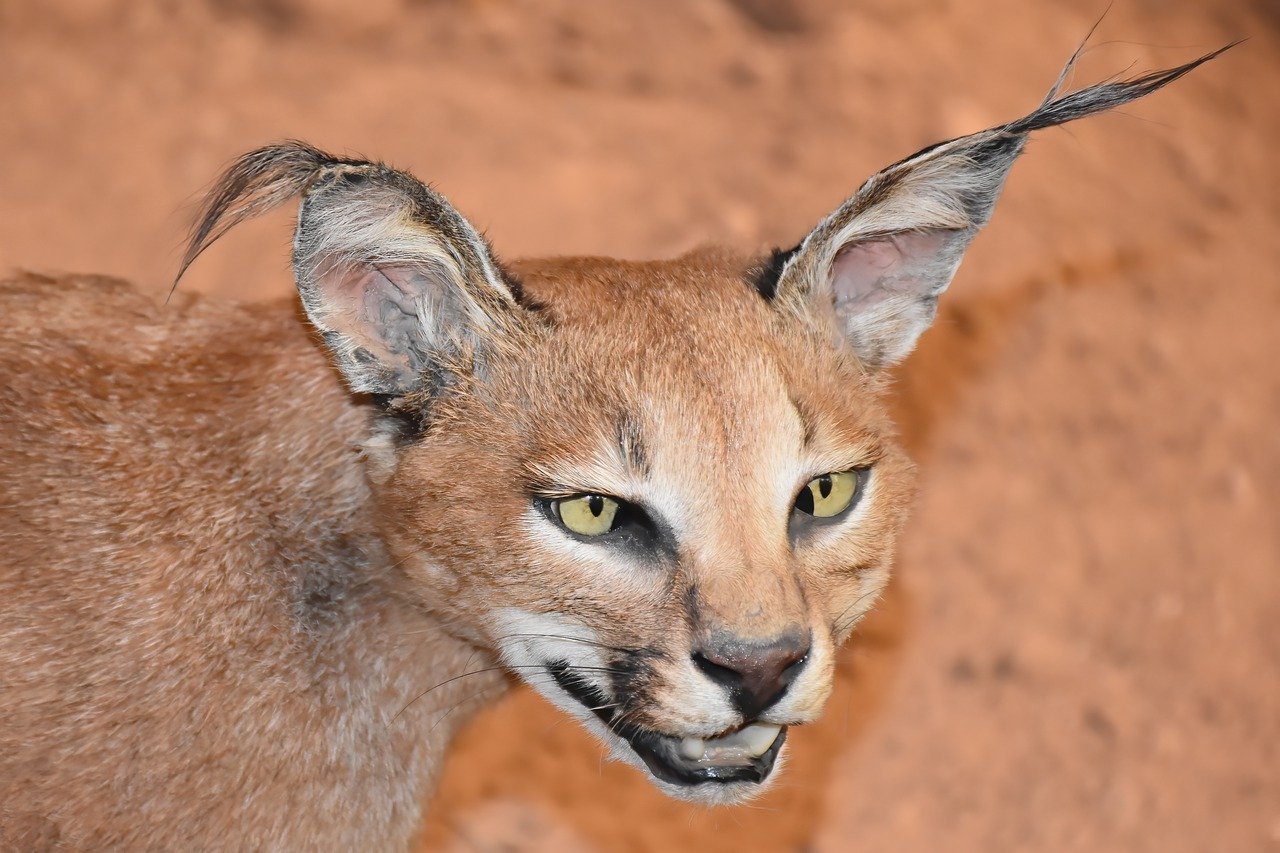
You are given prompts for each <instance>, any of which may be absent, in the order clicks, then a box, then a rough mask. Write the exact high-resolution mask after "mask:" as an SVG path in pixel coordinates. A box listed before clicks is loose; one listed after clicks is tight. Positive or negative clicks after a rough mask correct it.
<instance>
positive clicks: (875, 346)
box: [774, 45, 1231, 369]
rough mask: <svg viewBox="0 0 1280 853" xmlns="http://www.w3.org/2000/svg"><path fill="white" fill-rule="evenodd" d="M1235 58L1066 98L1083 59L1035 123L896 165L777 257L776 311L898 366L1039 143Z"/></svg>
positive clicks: (865, 356) (866, 359)
mask: <svg viewBox="0 0 1280 853" xmlns="http://www.w3.org/2000/svg"><path fill="white" fill-rule="evenodd" d="M1227 47H1231V45H1228V46H1227ZM1227 47H1224V48H1222V49H1220V50H1217V51H1214V52H1213V53H1210V54H1207V55H1206V56H1202V57H1200V58H1199V59H1196V60H1194V61H1193V62H1188V63H1187V64H1186V65H1181V66H1179V67H1177V68H1172V69H1169V70H1167V71H1157V72H1154V73H1151V74H1146V75H1143V76H1141V77H1137V78H1134V79H1131V80H1121V81H1115V82H1108V83H1102V84H1100V85H1097V86H1091V87H1089V88H1087V89H1082V90H1079V91H1076V92H1072V93H1070V94H1067V95H1063V96H1061V97H1059V92H1060V89H1061V86H1062V83H1063V81H1064V80H1065V79H1066V77H1067V75H1068V73H1069V72H1070V71H1071V69H1072V67H1073V65H1074V63H1075V60H1076V58H1077V57H1078V56H1079V53H1080V51H1079V50H1077V51H1076V54H1075V55H1073V56H1072V57H1071V59H1070V61H1068V63H1067V65H1066V67H1065V68H1064V69H1063V71H1062V74H1061V75H1060V76H1059V78H1058V81H1057V83H1056V84H1055V85H1054V87H1053V89H1052V90H1051V91H1050V93H1049V95H1048V97H1046V98H1045V100H1044V102H1043V103H1042V104H1041V105H1040V107H1039V108H1038V109H1037V110H1036V111H1035V112H1033V113H1031V114H1030V115H1028V116H1026V117H1024V118H1020V119H1018V120H1017V121H1013V122H1010V123H1009V124H1005V125H1002V126H1000V127H996V128H992V129H990V130H984V131H982V132H981V133H975V134H973V135H971V136H965V137H961V138H959V139H953V140H951V141H950V142H944V143H941V144H938V145H934V146H931V147H929V148H926V149H924V150H923V151H921V152H919V153H918V154H915V155H913V156H911V157H908V158H907V159H905V160H902V161H900V162H898V163H895V164H894V165H892V166H890V167H889V168H887V169H885V170H883V171H882V172H879V173H878V174H876V175H874V176H872V177H871V179H870V180H868V181H867V182H866V183H865V184H863V185H862V187H861V188H860V189H859V190H858V192H857V193H856V194H854V195H853V197H852V198H850V199H849V200H848V201H846V202H845V203H844V204H842V205H841V206H840V207H839V208H837V209H836V210H835V211H834V212H833V213H832V214H831V215H829V216H828V217H827V218H826V219H824V220H823V221H822V222H821V223H819V225H818V227H817V228H815V229H814V230H813V231H812V232H811V233H810V234H809V235H808V236H807V237H805V238H804V240H803V241H802V242H801V243H800V245H799V246H797V247H796V248H795V249H793V250H792V251H791V252H790V253H784V254H781V255H776V256H775V259H774V264H775V265H776V264H778V263H779V262H781V269H780V272H779V273H778V279H777V285H776V287H777V290H776V295H775V300H776V301H777V302H778V303H779V304H781V305H783V306H786V307H789V308H790V309H792V310H794V311H796V312H797V313H800V314H802V315H803V316H805V317H806V318H807V319H808V320H811V321H814V322H817V323H819V324H820V325H821V326H823V327H831V328H832V329H833V331H834V332H835V336H836V337H837V338H841V337H842V338H844V339H845V340H846V341H848V343H849V345H850V346H852V348H853V350H854V351H855V352H856V353H857V355H858V357H859V358H860V360H861V361H862V362H863V364H865V365H866V366H867V367H868V368H871V369H876V368H881V367H885V366H888V365H892V364H895V363H897V362H898V361H900V360H901V359H902V358H903V357H905V356H906V355H907V353H909V352H910V351H911V350H912V348H913V347H914V346H915V343H916V339H917V338H919V337H920V334H921V333H922V332H923V331H924V330H925V329H926V328H928V326H929V324H930V323H932V322H933V317H934V314H935V312H936V310H937V302H938V296H939V295H940V294H941V293H942V291H944V290H946V288H947V285H948V284H950V282H951V278H952V276H954V275H955V272H956V268H957V267H958V266H959V265H960V259H961V257H962V256H963V254H964V251H965V249H966V248H967V247H968V245H969V243H970V241H972V240H973V237H974V235H975V234H977V233H978V229H980V228H982V226H983V225H985V224H986V223H987V220H988V219H989V218H990V217H991V211H992V208H993V207H994V206H995V203H996V199H997V198H998V197H999V195H1000V190H1001V188H1002V187H1003V186H1004V181H1005V178H1006V176H1007V175H1008V174H1009V168H1010V167H1011V166H1012V165H1013V161H1014V160H1015V159H1017V157H1018V155H1019V154H1020V153H1021V152H1022V148H1023V145H1024V144H1025V143H1026V140H1027V135H1028V134H1029V133H1030V132H1031V131H1033V130H1039V129H1041V128H1045V127H1052V126H1054V125H1058V124H1063V123H1065V122H1068V121H1072V120H1074V119H1078V118H1082V117H1084V116H1087V115H1091V114H1093V113H1096V112H1101V111H1103V110H1108V109H1111V108H1112V107H1117V106H1120V105H1121V104H1126V103H1128V102H1130V101H1132V100H1135V99H1137V98H1140V97H1142V96H1144V95H1147V94H1150V93H1151V92H1154V91H1155V90H1157V89H1159V88H1161V87H1162V86H1164V85H1166V84H1168V83H1171V82H1173V81H1174V80H1176V79H1178V78H1179V77H1181V76H1182V75H1183V74H1186V73H1187V72H1188V71H1190V70H1191V69H1193V68H1195V67H1196V66H1198V65H1200V64H1202V63H1204V62H1207V61H1208V60H1210V59H1212V58H1213V57H1215V56H1217V55H1218V54H1219V53H1221V52H1222V51H1223V50H1226V49H1227ZM774 268H775V269H776V268H777V266H775V267H774Z"/></svg>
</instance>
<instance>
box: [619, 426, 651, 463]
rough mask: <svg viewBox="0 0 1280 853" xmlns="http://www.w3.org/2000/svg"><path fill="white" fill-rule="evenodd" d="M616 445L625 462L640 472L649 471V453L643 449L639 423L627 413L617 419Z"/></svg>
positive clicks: (642, 437)
mask: <svg viewBox="0 0 1280 853" xmlns="http://www.w3.org/2000/svg"><path fill="white" fill-rule="evenodd" d="M618 447H619V448H620V449H621V450H622V457H623V458H624V459H626V460H627V464H628V465H630V466H631V467H632V468H633V469H635V470H636V471H637V472H639V473H641V474H645V475H647V474H648V473H649V453H648V451H647V450H646V449H645V445H644V436H643V435H642V434H641V431H640V424H639V422H638V421H636V419H635V418H634V417H633V416H632V415H631V414H629V413H624V414H623V415H622V416H621V417H620V418H619V419H618Z"/></svg>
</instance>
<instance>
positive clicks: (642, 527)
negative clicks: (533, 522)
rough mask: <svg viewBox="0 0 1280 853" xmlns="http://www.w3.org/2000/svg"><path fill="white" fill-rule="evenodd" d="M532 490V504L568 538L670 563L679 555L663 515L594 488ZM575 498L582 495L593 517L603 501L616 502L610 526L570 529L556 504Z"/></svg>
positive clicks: (597, 513) (537, 488)
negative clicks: (596, 530) (591, 532)
mask: <svg viewBox="0 0 1280 853" xmlns="http://www.w3.org/2000/svg"><path fill="white" fill-rule="evenodd" d="M531 491H532V495H531V500H532V503H533V505H534V507H535V508H536V509H537V510H538V511H539V512H540V513H542V515H543V516H544V517H545V518H546V519H547V520H548V521H550V522H551V523H552V524H554V525H555V526H556V527H557V528H558V529H559V530H560V532H562V533H563V534H564V535H565V536H568V537H569V538H570V539H573V540H575V541H578V542H585V543H587V544H590V545H600V546H605V547H614V548H623V549H627V550H630V551H634V552H636V553H637V554H639V555H643V556H647V557H655V558H658V559H661V560H663V561H666V562H670V563H675V562H676V561H677V559H678V555H679V548H678V545H677V542H676V536H675V531H674V530H672V529H671V526H670V525H668V524H667V523H666V522H665V520H664V519H662V518H660V517H659V516H657V515H655V514H653V513H651V512H649V511H648V510H646V509H645V508H644V507H642V506H640V505H639V504H636V503H632V502H631V501H627V500H623V499H622V498H617V497H613V496H612V495H605V494H600V493H596V492H578V493H576V494H574V493H567V491H568V490H563V489H558V488H545V487H541V488H540V487H533V488H532V489H531ZM574 499H585V500H586V506H587V510H588V511H589V512H590V513H591V514H592V515H593V516H594V517H596V518H599V517H600V514H601V513H602V512H604V510H605V501H613V502H614V503H616V504H617V506H618V509H617V512H616V513H615V515H614V517H613V526H612V527H610V528H609V530H608V531H606V532H604V533H601V534H599V535H596V536H584V535H582V534H581V533H576V532H574V531H573V530H571V529H569V527H568V526H566V525H565V523H564V519H562V518H561V517H560V512H559V509H558V506H557V505H558V504H559V503H560V502H561V501H568V500H574Z"/></svg>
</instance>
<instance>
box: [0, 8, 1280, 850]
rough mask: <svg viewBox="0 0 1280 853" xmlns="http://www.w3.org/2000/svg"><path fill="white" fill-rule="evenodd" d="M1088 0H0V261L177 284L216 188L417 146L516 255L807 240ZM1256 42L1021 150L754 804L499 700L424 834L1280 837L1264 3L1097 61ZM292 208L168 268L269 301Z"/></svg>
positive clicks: (1100, 66) (647, 838)
mask: <svg viewBox="0 0 1280 853" xmlns="http://www.w3.org/2000/svg"><path fill="white" fill-rule="evenodd" d="M1100 11H1101V0H1098V2H1095V0H1088V2H1068V1H1067V0H1057V2H1050V0H982V2H974V0H967V1H966V2H962V0H866V2H859V3H839V2H835V0H779V2H768V0H690V1H689V2H677V0H649V2H643V3H642V2H630V3H624V2H571V0H552V2H533V0H514V1H513V2H506V0H417V1H416V2H412V1H411V0H361V2H356V3H350V2H339V0H320V2H302V0H208V1H207V2H178V0H173V2H168V3H158V2H152V3H140V2H139V3H135V2H126V0H92V2H90V0H63V2H22V0H0V92H3V96H0V266H3V267H5V268H12V267H15V266H23V267H30V268H37V269H51V270H75V271H96V272H106V273H114V274H118V275H122V276H126V277H129V278H132V279H134V280H135V281H137V282H139V283H140V284H141V285H143V286H144V287H146V288H148V289H151V290H154V291H156V292H160V291H161V290H162V289H163V288H164V287H165V286H166V284H167V282H168V280H169V277H170V276H171V275H172V273H173V271H174V267H175V261H176V258H177V256H178V248H179V245H180V242H181V238H182V233H183V229H184V227H185V225H186V223H187V221H188V217H189V215H190V208H191V204H192V202H193V201H194V199H195V198H196V197H197V195H198V193H199V192H200V191H201V190H202V189H203V188H204V187H205V186H207V184H208V182H209V181H210V180H211V179H212V178H213V176H214V175H215V173H216V172H217V171H218V170H219V169H220V168H221V167H222V166H223V165H224V164H225V163H226V162H227V161H228V160H229V158H231V157H232V156H234V155H235V154H237V153H239V152H241V151H243V150H245V149H247V148H250V147H253V146H256V145H258V144H260V143H263V142H266V141H270V140H276V139H280V138H284V137H299V138H303V139H307V140H309V141H312V142H314V143H316V144H318V145H320V146H322V147H326V148H331V149H335V150H337V151H350V152H360V153H364V154H366V155H370V156H375V157H378V158H382V159H386V160H389V161H390V162H392V163H394V164H396V165H398V166H402V167H408V168H410V169H412V170H413V171H415V172H416V173H417V174H418V175H419V176H421V177H424V178H426V179H429V180H431V181H433V182H434V183H435V184H436V185H437V186H438V187H439V188H440V189H441V190H443V191H444V192H445V193H446V194H447V195H449V196H450V198H451V199H453V201H454V202H455V203H456V204H457V205H458V206H459V207H460V208H461V209H462V210H464V211H465V212H466V213H467V214H468V216H470V217H471V218H472V220H473V221H474V222H476V223H477V224H478V225H480V226H481V227H483V228H484V229H486V230H487V232H488V234H489V235H490V237H491V238H492V240H493V241H494V243H495V245H496V247H497V249H498V251H499V252H500V253H503V254H505V255H507V256H509V257H514V256H518V255H528V254H560V253H607V254H616V255H622V256H626V257H648V256H666V255H671V254H674V253H677V252H680V251H682V250H685V249H688V248H690V247H692V246H695V245H697V244H699V243H703V242H707V241H730V242H733V243H736V244H740V245H745V246H760V247H764V246H766V245H772V244H776V243H782V244H787V245H789V244H790V243H791V242H793V241H794V240H795V239H796V238H798V237H799V236H800V235H801V234H802V233H803V232H804V231H805V230H807V228H808V227H810V226H811V224H812V223H814V222H815V221H816V220H817V219H818V218H819V217H820V216H821V215H822V214H824V213H825V212H826V211H827V210H828V209H829V208H831V207H833V206H834V205H835V204H837V203H838V202H839V201H840V200H841V199H842V198H843V197H844V196H845V195H846V194H848V193H849V192H851V191H852V190H853V189H854V188H855V187H856V185H857V184H858V183H860V182H861V180H862V179H863V178H864V177H865V176H866V175H868V174H869V173H871V172H872V171H874V170H876V169H877V168H879V167H880V166H882V165H885V164H887V163H888V162H890V161H893V160H895V159H897V158H898V157H900V156H902V155H904V154H906V153H909V152H911V151H914V150H916V149H917V148H919V147H921V146H922V145H924V144H926V143H929V142H932V141H935V140H938V139H941V138H944V137H948V136H953V135H957V134H961V133H967V132H971V131H974V130H978V129H980V128H982V127H985V126H987V125H991V124H994V123H997V122H1000V121H1003V120H1007V119H1009V118H1012V117H1014V116H1015V115H1019V114H1021V113H1022V112H1024V111H1026V110H1027V109H1028V108H1030V107H1032V106H1033V105H1034V104H1035V103H1036V102H1037V101H1038V99H1039V97H1040V95H1041V94H1042V92H1043V90H1044V89H1045V88H1046V87H1047V86H1048V84H1049V82H1050V81H1051V80H1052V79H1053V77H1054V76H1055V74H1056V73H1057V68H1058V64H1059V62H1060V61H1061V60H1062V59H1063V58H1065V57H1066V56H1067V55H1068V54H1069V53H1070V52H1071V50H1072V48H1073V47H1074V45H1075V43H1076V41H1077V40H1078V39H1079V38H1080V37H1081V36H1082V34H1083V33H1084V32H1085V31H1086V30H1087V29H1088V27H1089V25H1090V23H1091V22H1092V20H1093V18H1095V17H1096V16H1097V15H1098V13H1099V12H1100ZM1242 36H1248V37H1250V38H1251V41H1249V42H1248V43H1247V44H1246V45H1244V46H1243V47H1241V48H1239V49H1237V50H1236V51H1234V52H1232V53H1231V54H1228V55H1227V56H1225V57H1223V58H1222V59H1220V60H1219V61H1217V62H1215V63H1214V64H1212V65H1211V66H1209V67H1206V68H1203V69H1201V70H1199V71H1197V72H1195V73H1194V74H1193V75H1192V76H1191V77H1189V78H1187V79H1185V80H1183V81H1181V82H1179V83H1177V84H1176V85H1174V86H1173V87H1172V88H1170V89H1168V90H1166V91H1165V92H1162V93H1160V94H1158V95H1156V96H1154V97H1153V98H1151V99H1150V100H1147V101H1143V102H1141V103H1139V104H1137V105H1134V106H1131V107H1129V108H1127V109H1126V110H1125V114H1123V115H1113V116H1107V117H1102V118H1097V119H1092V120H1089V121H1087V122H1084V123H1082V124H1077V125H1073V126H1072V127H1071V128H1070V129H1068V130H1059V131H1051V132H1048V133H1044V134H1042V135H1041V136H1039V137H1038V138H1037V139H1036V140H1035V141H1034V142H1033V143H1032V145H1031V147H1030V149H1029V151H1028V153H1027V155H1026V156H1025V157H1024V158H1023V160H1022V161H1021V162H1020V163H1019V164H1018V166H1017V167H1016V168H1015V169H1014V173H1013V177H1012V180H1011V181H1010V184H1009V188H1008V191H1007V192H1006V195H1005V198H1004V200H1003V202H1002V204H1001V206H1000V207H999V208H998V209H997V212H996V216H995V219H994V221H993V222H992V224H991V226H990V228H989V229H988V230H987V232H986V233H985V234H983V235H982V236H981V237H980V238H979V239H978V240H977V242H976V244H975V245H974V247H973V249H972V250H971V252H970V254H969V258H968V260H967V261H966V263H965V265H964V267H963V268H962V270H961V272H960V275H959V277H958V278H957V280H956V282H955V285H954V286H953V288H952V290H951V292H950V293H949V294H948V296H949V301H948V302H946V303H945V310H944V312H943V314H942V316H941V318H940V321H939V323H938V325H937V327H936V328H935V329H934V330H933V331H932V332H930V333H929V334H928V335H926V336H925V338H924V341H923V344H922V346H921V348H920V350H919V352H918V353H917V354H916V356H915V357H914V358H913V360H912V361H911V362H910V364H909V366H907V367H906V368H905V369H904V370H903V371H902V378H901V382H900V397H901V406H900V408H901V412H902V419H903V425H904V429H905V431H906V433H907V436H908V438H909V440H910V444H911V447H912V450H913V452H914V453H915V455H916V457H917V458H918V459H919V461H920V462H921V466H922V492H921V497H920V499H919V501H918V505H917V509H916V511H915V514H914V517H913V519H912V522H911V525H910V530H909V534H908V535H907V537H906V540H905V543H904V546H903V549H902V554H901V560H900V564H899V566H900V569H899V575H898V579H897V582H896V584H895V585H894V587H893V588H892V592H891V594H890V595H889V596H888V598H887V600H886V601H885V602H884V603H883V605H882V607H881V608H880V610H879V611H878V612H877V613H876V614H875V616H874V617H873V618H871V619H870V620H869V621H868V622H867V623H866V625H865V628H864V629H862V630H860V632H859V633H858V634H857V635H856V636H855V639H854V642H853V644H852V646H851V647H850V648H849V649H847V651H846V653H845V654H844V656H843V659H842V665H841V672H842V676H841V679H840V683H839V687H838V689H837V692H836V695H835V696H834V698H833V700H832V702H831V705H830V708H829V712H828V714H827V715H826V717H825V718H824V720H823V721H822V723H821V724H819V725H816V726H813V727H811V728H809V729H806V730H798V731H796V732H794V733H793V739H792V743H793V744H794V748H793V750H792V756H791V764H790V767H789V768H788V770H787V772H786V774H785V775H784V776H783V779H782V781H781V782H780V784H779V785H778V786H777V787H776V789H775V790H774V791H773V792H772V793H770V794H769V795H768V796H766V797H764V798H763V799H762V800H760V801H759V802H758V803H757V804H756V805H755V806H753V807H751V808H745V809H739V810H735V811H715V812H712V811H705V810H699V809H690V808H687V807H684V806H681V805H679V804H676V803H673V802H670V801H668V800H666V799H664V798H662V797H661V796H660V795H659V794H657V793H656V792H655V791H654V790H653V789H651V788H650V787H649V786H648V784H647V783H646V782H644V781H643V780H642V779H641V778H640V776H639V775H637V774H636V773H635V772H633V771H631V770H629V769H625V768H622V767H618V766H614V765H605V764H602V762H601V760H600V752H599V750H598V748H597V747H596V745H595V744H594V743H592V742H590V741H589V740H588V738H587V737H586V736H585V735H584V734H582V733H581V732H580V731H579V730H578V729H577V728H576V726H574V725H572V724H570V723H567V722H565V721H564V720H563V719H562V718H561V716H560V715H559V714H558V713H557V712H554V711H552V710H551V709H550V708H548V707H546V706H545V705H544V704H543V703H542V702H541V701H540V700H538V699H537V698H535V697H533V696H532V695H530V694H529V693H527V692H526V691H518V692H516V693H514V694H513V695H512V696H510V697H509V698H508V699H506V700H504V701H503V702H502V703H501V704H499V705H498V706H496V707H495V708H494V709H493V710H492V711H491V712H488V713H487V714H485V715H483V716H482V717H481V718H480V719H479V720H478V722H477V723H476V724H475V725H474V726H473V727H472V728H470V729H469V730H468V731H467V733H466V734H465V736H464V737H463V738H462V740H461V742H460V744H459V748H458V750H457V751H456V752H455V753H453V754H452V755H451V756H450V759H449V765H448V770H447V773H446V777H445V780H444V784H443V787H442V789H441V791H440V794H439V797H438V799H437V800H436V801H435V803H434V804H433V810H432V814H431V816H430V819H429V823H428V827H427V829H426V837H425V840H424V849H426V850H431V851H470V850H479V851H499V850H502V851H506V850H538V851H590V850H600V851H615V850H698V851H705V853H712V851H720V850H725V851H729V850H733V851H738V850H766V851H772V850H785V851H809V850H814V851H846V850H847V851H859V850H943V849H945V850H1188V851H1190V850H1211V849H1212V850H1231V851H1239V850H1276V849H1280V531H1278V527H1280V525H1278V523H1277V522H1278V521H1280V510H1278V509H1277V506H1278V504H1280V435H1278V433H1280V344H1278V343H1277V335H1278V334H1280V283H1278V279H1280V275H1278V273H1277V270H1280V241H1277V239H1276V235H1277V225H1278V224H1280V168H1278V167H1277V163H1276V156H1277V155H1276V149H1277V145H1278V143H1280V110H1277V103H1278V102H1280V50H1277V47H1278V42H1280V2H1277V0H1118V2H1117V3H1116V6H1115V8H1114V9H1113V10H1112V12H1111V14H1110V15H1109V17H1108V18H1107V20H1106V22H1105V23H1104V24H1103V27H1102V29H1101V31H1100V33H1099V36H1098V38H1097V39H1096V44H1097V47H1096V49H1095V50H1093V51H1091V52H1090V53H1089V55H1088V56H1087V58H1086V61H1085V62H1084V63H1083V65H1082V68H1081V71H1080V72H1079V74H1078V75H1077V81H1078V82H1081V83H1084V82H1091V81H1093V80H1096V79H1099V78H1101V77H1103V76H1106V75H1108V74H1111V73H1113V72H1116V71H1119V70H1123V69H1126V68H1128V67H1129V66H1130V64H1131V63H1132V64H1134V66H1135V70H1142V69H1149V68H1154V67H1158V66H1164V65H1171V64H1175V63H1177V62H1180V61H1183V60H1185V59H1187V58H1189V57H1191V56H1192V55H1194V54H1196V53H1199V52H1202V51H1205V50H1207V49H1210V48H1213V47H1216V46H1218V45H1220V44H1222V43H1223V42H1225V41H1227V40H1230V39H1234V38H1237V37H1242ZM1113 40H1114V41H1113ZM288 231H289V214H287V213H282V214H280V215H278V216H273V217H270V218H268V219H267V220H266V221H263V222H259V223H255V224H253V225H250V226H247V227H244V228H242V229H241V230H240V231H239V232H237V233H235V234H233V235H232V236H231V237H230V238H229V239H227V240H225V241H224V242H223V243H222V244H220V245H219V246H217V247H216V248H215V249H213V250H212V251H210V252H209V253H208V254H207V255H206V256H205V257H204V258H203V259H202V260H201V261H200V263H199V264H198V265H197V266H196V268H195V269H194V270H193V271H192V273H191V274H190V276H189V277H188V279H187V280H186V281H185V282H184V284H183V287H187V288H192V289H198V290H204V291H208V292H210V293H216V294H219V295H222V296H227V297H235V298H240V299H259V298H264V297H267V296H272V295H278V294H282V293H286V292H287V291H288V290H289V288H290V286H291V285H290V281H289V277H288V272H287V241H288ZM0 320H2V318H0Z"/></svg>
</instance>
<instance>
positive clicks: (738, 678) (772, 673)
mask: <svg viewBox="0 0 1280 853" xmlns="http://www.w3.org/2000/svg"><path fill="white" fill-rule="evenodd" d="M808 659H809V637H808V636H806V635H801V634H787V635H784V636H781V637H778V638H777V639H774V640H770V641H767V642H764V643H758V642H757V643H747V642H743V641H742V640H739V639H737V638H717V639H715V640H713V641H712V642H709V643H705V644H703V645H702V646H701V647H700V648H698V649H696V650H695V651H694V652H693V662H694V664H695V665H696V666H697V667H698V669H700V670H702V671H703V672H704V673H706V676H707V677H708V678H710V679H711V680H712V681H714V682H715V683H716V684H720V685H723V686H724V687H725V688H726V689H727V690H728V691H729V697H730V699H732V700H733V704H734V705H735V706H736V707H737V709H738V710H739V711H741V712H742V717H743V719H745V720H753V719H755V718H756V717H758V716H760V715H761V714H762V713H764V711H765V710H766V709H767V708H769V707H770V706H771V705H773V704H774V703H775V702H777V701H778V700H779V699H781V698H782V694H784V693H786V692H787V688H788V687H789V686H790V685H791V682H793V681H795V679H796V676H797V675H799V674H800V670H802V669H804V664H805V661H807V660H808Z"/></svg>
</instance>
